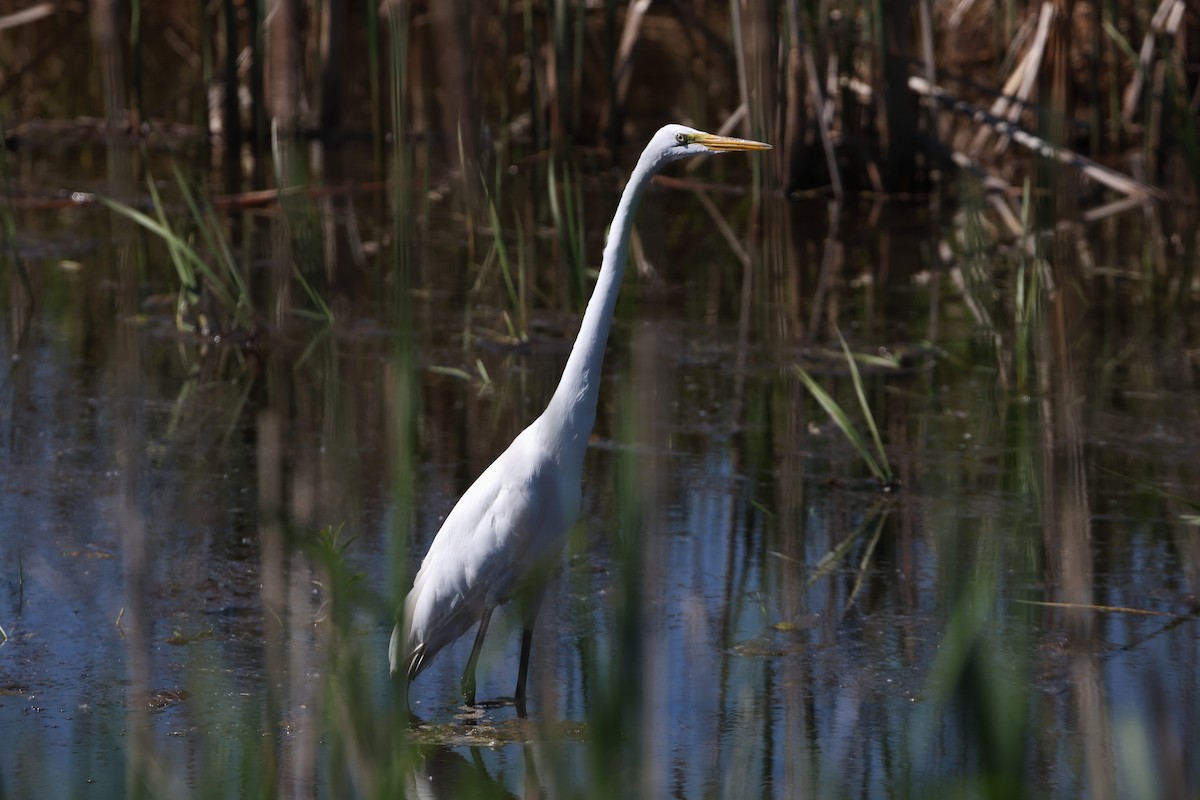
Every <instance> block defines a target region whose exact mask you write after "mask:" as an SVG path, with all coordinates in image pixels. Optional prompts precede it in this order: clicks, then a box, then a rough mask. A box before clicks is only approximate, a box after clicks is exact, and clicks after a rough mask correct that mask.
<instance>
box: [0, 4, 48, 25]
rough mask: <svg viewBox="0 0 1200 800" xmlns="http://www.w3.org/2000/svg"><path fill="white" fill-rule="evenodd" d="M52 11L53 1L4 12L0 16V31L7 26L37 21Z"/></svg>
mask: <svg viewBox="0 0 1200 800" xmlns="http://www.w3.org/2000/svg"><path fill="white" fill-rule="evenodd" d="M53 13H54V4H53V3H38V4H37V5H36V6H33V7H31V8H27V9H25V10H23V11H16V12H14V13H12V14H5V15H4V16H2V17H0V31H5V30H8V29H9V28H18V27H20V26H22V25H28V24H29V23H31V22H37V21H38V20H39V19H42V18H43V17H48V16H50V15H51V14H53Z"/></svg>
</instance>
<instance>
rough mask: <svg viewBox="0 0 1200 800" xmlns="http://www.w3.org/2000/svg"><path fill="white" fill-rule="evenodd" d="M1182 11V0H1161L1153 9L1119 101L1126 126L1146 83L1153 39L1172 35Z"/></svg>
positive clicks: (1131, 118)
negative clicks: (1148, 25) (1135, 64)
mask: <svg viewBox="0 0 1200 800" xmlns="http://www.w3.org/2000/svg"><path fill="white" fill-rule="evenodd" d="M1183 11H1184V4H1183V0H1162V2H1161V3H1159V5H1158V9H1157V10H1155V12H1154V16H1153V17H1151V18H1150V28H1149V30H1147V31H1146V35H1145V36H1144V37H1142V48H1141V50H1140V51H1139V52H1138V64H1137V69H1135V70H1134V71H1133V78H1132V79H1131V80H1130V81H1129V86H1128V87H1126V89H1125V96H1124V97H1123V98H1122V101H1121V124H1122V125H1123V126H1125V127H1126V128H1128V127H1130V126H1131V125H1132V124H1133V117H1134V115H1135V114H1136V113H1137V107H1138V102H1139V101H1140V100H1141V95H1142V87H1143V86H1144V85H1145V83H1146V76H1147V75H1148V74H1149V73H1150V61H1151V59H1152V58H1153V56H1154V40H1155V39H1156V38H1157V37H1158V36H1160V35H1164V34H1166V35H1174V33H1175V31H1176V30H1178V27H1179V21H1180V20H1181V19H1182V18H1183Z"/></svg>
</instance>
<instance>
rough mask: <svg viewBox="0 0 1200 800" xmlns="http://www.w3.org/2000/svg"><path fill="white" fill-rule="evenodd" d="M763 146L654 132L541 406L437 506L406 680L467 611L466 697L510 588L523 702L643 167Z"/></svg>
mask: <svg viewBox="0 0 1200 800" xmlns="http://www.w3.org/2000/svg"><path fill="white" fill-rule="evenodd" d="M770 147H771V146H770V145H768V144H763V143H761V142H751V141H747V140H745V139H733V138H729V137H725V136H715V135H713V134H711V133H702V132H700V131H697V130H694V129H692V128H687V127H684V126H682V125H667V126H665V127H664V128H662V129H661V130H659V131H658V133H656V134H655V135H654V138H653V139H651V140H650V144H648V145H646V149H645V150H644V151H643V152H642V156H641V158H639V159H638V163H637V167H635V168H634V170H633V174H632V175H631V176H630V178H629V183H628V185H626V187H625V191H624V193H623V194H622V195H621V200H620V203H618V205H617V213H616V215H615V216H614V217H613V221H612V227H611V228H610V229H609V233H608V242H607V244H606V245H605V247H604V262H603V264H602V266H601V268H600V277H599V279H598V280H597V281H596V288H595V291H594V292H593V293H592V298H591V300H590V301H588V306H587V311H586V312H585V313H584V315H583V323H582V324H581V325H580V328H579V335H578V337H576V339H575V346H574V347H573V348H572V349H571V355H570V357H569V358H568V359H567V366H566V368H565V369H564V370H563V376H562V380H561V381H560V382H559V384H558V388H557V389H556V390H555V392H554V396H553V397H552V398H551V399H550V404H549V405H548V406H547V407H546V410H545V411H544V412H542V415H541V416H540V417H538V418H537V419H536V420H534V421H533V423H532V424H531V425H530V426H529V427H528V428H526V429H525V430H524V431H522V432H521V433H520V435H518V436H517V438H516V439H514V440H513V443H512V444H511V445H509V446H508V449H507V450H505V451H504V452H503V453H501V454H500V457H499V458H497V459H496V460H495V461H494V462H492V465H491V466H490V467H488V468H487V469H486V470H484V472H483V474H482V475H480V476H479V479H478V480H476V481H475V483H473V484H472V485H471V487H470V488H469V489H467V491H466V493H465V494H464V495H463V496H462V498H461V499H460V500H459V501H458V504H457V505H455V506H454V509H453V510H452V511H451V512H450V516H448V517H446V521H445V523H443V524H442V528H441V530H439V531H438V533H437V536H435V537H434V539H433V543H432V544H431V545H430V546H429V552H428V553H427V554H426V555H425V560H424V562H422V564H421V569H420V570H419V571H418V572H417V577H416V580H415V581H414V582H413V588H412V591H411V592H409V594H408V598H407V599H406V600H405V601H404V614H403V618H402V619H401V620H400V622H399V623H398V624H397V625H396V628H395V630H394V631H392V641H391V645H390V647H389V649H388V658H389V660H390V662H391V669H392V673H393V674H395V673H397V672H401V671H403V672H405V673H406V674H407V676H408V679H409V680H410V681H411V680H412V679H413V678H415V677H417V676H418V675H420V674H421V672H422V671H424V670H425V669H426V668H427V667H428V666H429V664H430V662H431V661H432V660H433V657H434V656H435V655H437V653H438V651H439V650H441V649H442V648H443V647H445V646H446V645H448V644H450V643H451V642H453V641H454V640H455V639H457V638H458V637H459V636H462V635H463V634H464V633H466V632H467V630H468V629H469V628H470V627H471V626H472V625H474V624H475V623H476V622H478V623H479V632H478V633H477V634H476V636H475V645H474V647H472V648H471V655H470V658H468V660H467V668H466V671H465V672H464V673H463V677H462V691H463V698H464V699H465V700H466V702H467V703H468V704H472V705H473V704H474V702H475V664H476V662H477V661H478V659H479V650H480V648H481V647H482V645H483V638H484V636H485V634H486V633H487V627H488V621H489V620H490V619H491V617H492V611H493V610H495V608H496V606H498V605H500V604H501V603H503V602H505V601H506V600H508V599H509V598H512V597H518V598H519V601H520V605H521V611H522V617H523V622H524V628H523V631H522V634H521V663H520V667H519V670H518V672H517V690H516V697H515V700H516V705H517V711H518V713H520V714H524V713H525V678H526V675H527V674H528V671H529V645H530V640H531V638H532V636H533V622H534V619H535V618H536V616H537V612H538V607H539V606H540V605H541V601H542V597H543V594H544V589H545V580H546V576H547V573H548V572H549V571H550V570H551V569H552V568H553V567H554V564H555V562H556V561H557V558H558V554H559V552H560V551H561V549H562V544H563V540H564V538H565V536H566V533H567V529H568V528H570V526H571V525H572V524H573V523H574V522H575V517H576V516H577V515H578V513H579V496H580V481H581V479H582V475H583V454H584V451H585V450H586V449H587V442H588V437H589V436H590V435H591V432H592V424H593V423H594V422H595V419H596V399H597V395H598V393H599V388H600V365H601V363H602V362H603V360H604V344H605V341H606V340H607V339H608V328H609V325H610V323H611V322H612V315H613V309H614V307H615V306H616V303H617V292H618V291H619V289H620V286H621V275H622V273H623V272H624V271H625V261H626V257H627V255H628V253H629V234H630V231H631V230H632V228H633V213H634V210H635V209H636V208H637V204H638V201H639V200H640V199H641V196H642V192H643V191H644V190H645V188H646V186H647V185H648V184H649V183H650V178H651V177H652V176H653V175H654V174H655V173H657V172H658V171H659V170H660V169H662V168H663V167H664V166H666V165H667V164H669V163H670V162H672V161H676V160H678V159H680V158H687V157H688V156H697V155H701V154H703V153H726V152H733V151H739V150H769V149H770Z"/></svg>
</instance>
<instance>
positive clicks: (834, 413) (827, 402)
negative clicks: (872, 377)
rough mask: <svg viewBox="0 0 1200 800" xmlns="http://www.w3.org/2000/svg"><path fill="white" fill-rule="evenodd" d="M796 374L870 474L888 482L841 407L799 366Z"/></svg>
mask: <svg viewBox="0 0 1200 800" xmlns="http://www.w3.org/2000/svg"><path fill="white" fill-rule="evenodd" d="M796 373H797V374H798V375H799V376H800V380H802V381H804V385H805V386H806V387H807V388H808V391H809V392H811V393H812V396H813V397H815V398H816V399H817V402H818V403H820V404H821V407H822V408H824V409H825V413H827V414H828V415H829V417H830V419H832V420H833V422H834V424H836V425H837V426H838V427H839V428H841V430H842V433H843V434H845V435H846V438H847V439H849V440H850V444H852V445H854V449H855V450H857V451H858V455H859V457H860V458H862V460H863V461H864V462H866V465H867V469H869V470H870V471H871V474H872V475H874V476H875V477H876V478H878V479H879V480H881V481H883V482H885V483H886V482H890V480H891V478H890V477H888V474H887V473H885V472H884V471H883V470H882V469H881V468H880V466H879V464H878V463H877V462H876V461H875V457H874V456H872V455H871V451H870V450H868V449H867V444H866V442H864V441H863V439H862V437H861V436H859V434H858V431H856V430H855V429H854V425H853V424H851V422H850V418H849V417H847V416H846V412H845V411H843V410H842V407H841V406H839V405H838V403H837V401H836V400H834V399H833V398H832V397H830V395H829V393H828V392H826V391H825V390H824V389H822V388H821V385H820V384H819V383H817V382H816V380H815V379H814V378H813V377H812V376H811V375H809V374H808V373H807V372H805V370H804V368H803V367H801V366H800V365H799V364H797V365H796Z"/></svg>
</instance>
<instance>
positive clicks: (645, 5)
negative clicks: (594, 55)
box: [600, 0, 652, 142]
mask: <svg viewBox="0 0 1200 800" xmlns="http://www.w3.org/2000/svg"><path fill="white" fill-rule="evenodd" d="M651 2H652V0H634V2H632V3H630V4H629V8H628V9H626V11H625V26H624V27H623V28H622V29H621V41H620V43H619V44H618V45H617V57H616V60H615V61H614V62H613V77H614V78H615V79H616V81H615V83H616V88H615V90H614V95H613V97H612V98H611V99H610V100H609V104H608V109H607V111H606V112H605V113H603V114H602V115H601V126H600V127H601V129H602V130H611V131H612V136H613V137H614V142H619V141H620V138H619V137H620V132H621V131H620V125H621V120H623V119H624V118H625V102H626V100H628V98H629V84H630V82H631V81H632V80H633V51H634V48H635V47H637V42H638V38H639V37H640V36H641V32H642V20H644V19H645V18H646V12H647V11H649V10H650V3H651Z"/></svg>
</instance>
